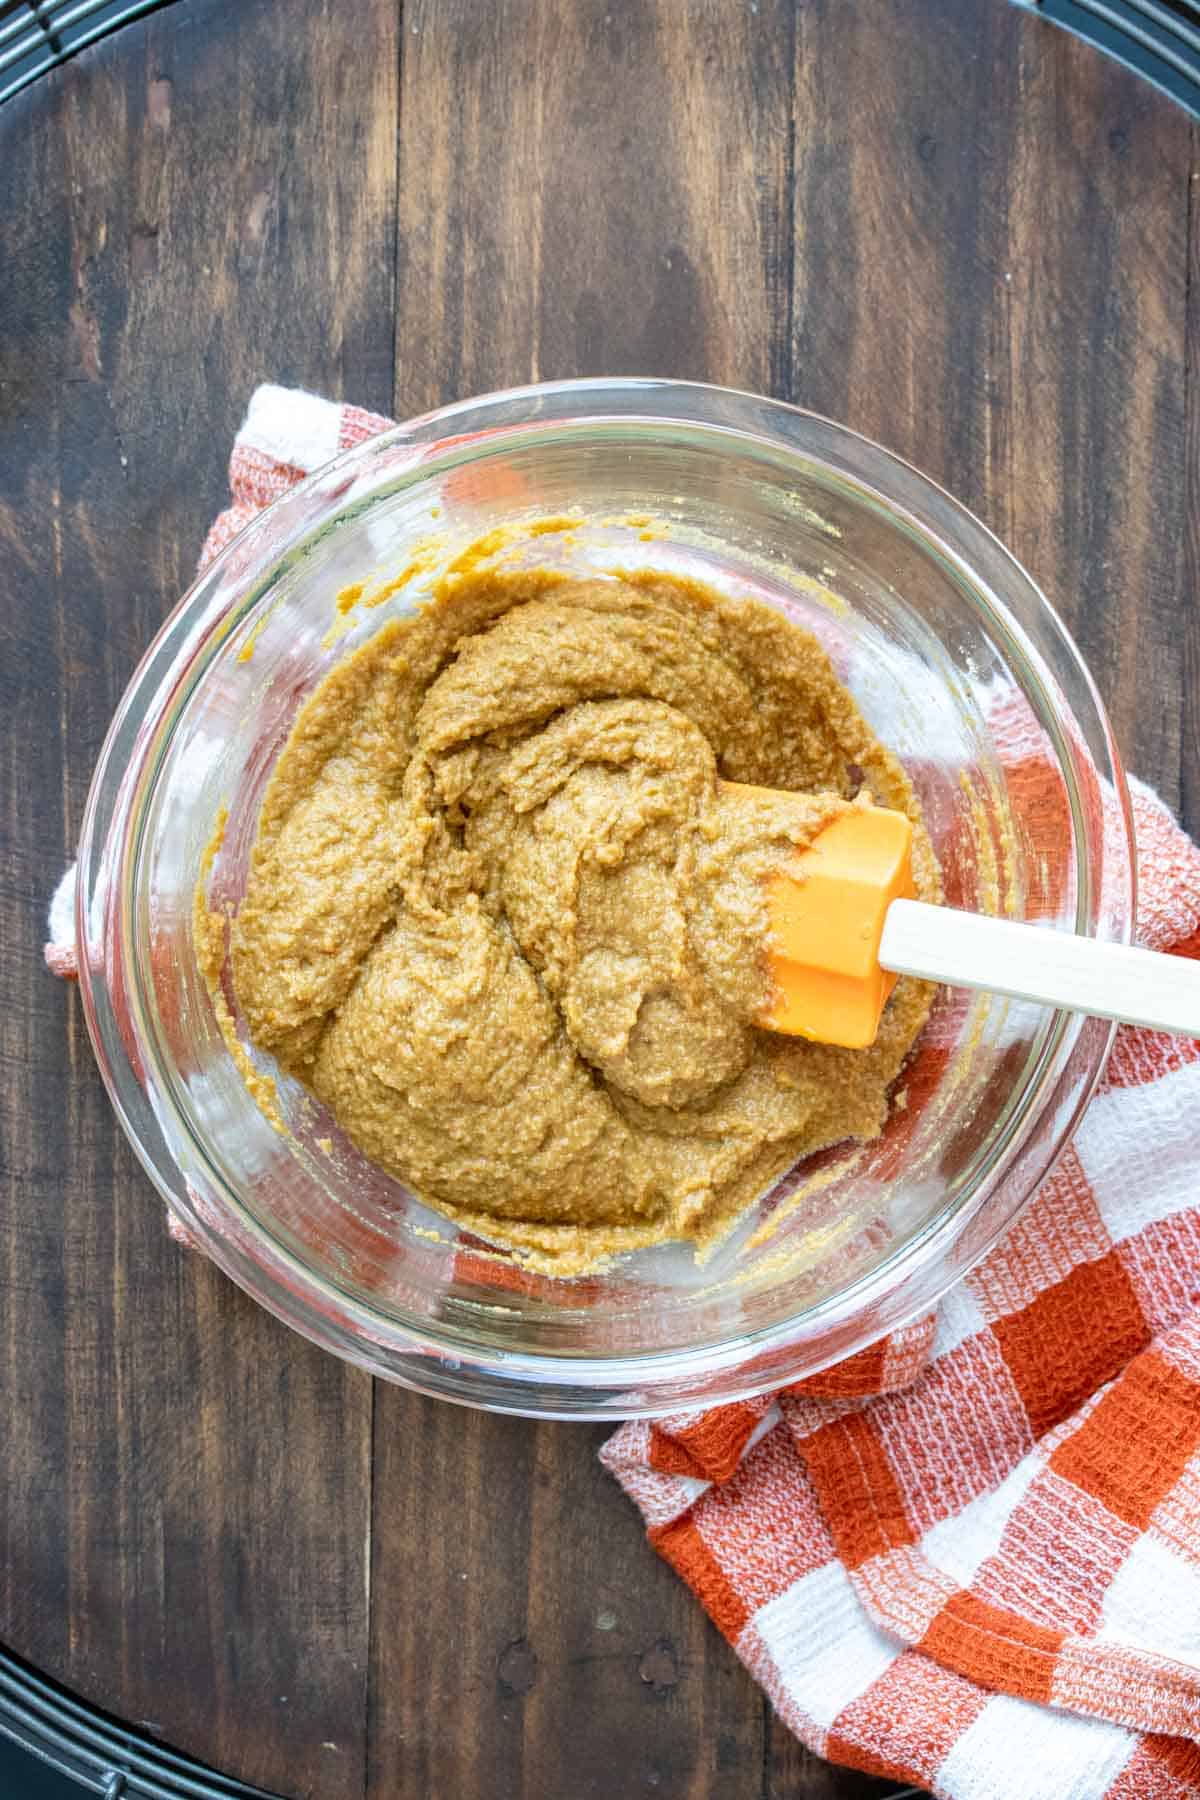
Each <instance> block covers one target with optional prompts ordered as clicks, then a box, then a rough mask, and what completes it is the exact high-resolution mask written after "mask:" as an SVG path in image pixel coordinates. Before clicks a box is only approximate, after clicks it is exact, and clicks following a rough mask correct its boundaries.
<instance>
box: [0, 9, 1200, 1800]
mask: <svg viewBox="0 0 1200 1800" xmlns="http://www.w3.org/2000/svg"><path fill="white" fill-rule="evenodd" d="M1197 152H1198V141H1197V135H1196V133H1195V131H1194V129H1193V127H1192V126H1191V124H1190V122H1189V120H1188V119H1187V117H1186V116H1185V115H1184V114H1183V113H1182V112H1181V111H1179V110H1178V109H1176V108H1175V107H1174V106H1173V105H1172V104H1171V102H1169V101H1168V100H1166V99H1164V98H1162V97H1161V96H1159V95H1157V94H1156V93H1155V92H1154V91H1153V90H1152V89H1150V88H1149V87H1147V86H1145V85H1143V84H1142V83H1140V82H1139V81H1138V80H1137V79H1136V78H1135V77H1134V76H1132V75H1130V74H1127V73H1125V72H1123V71H1122V70H1120V69H1119V68H1118V67H1116V66H1115V65H1113V64H1111V63H1109V62H1106V61H1105V60H1104V59H1103V58H1102V57H1101V56H1100V54H1099V53H1098V52H1096V51H1094V50H1092V49H1090V48H1087V47H1085V46H1084V45H1082V44H1080V43H1078V42H1076V41H1074V40H1072V39H1070V38H1068V37H1067V36H1065V35H1063V34H1062V33H1060V32H1059V31H1058V30H1057V29H1056V28H1054V27H1052V26H1050V25H1048V24H1045V23H1043V22H1042V21H1040V20H1038V19H1036V18H1035V17H1034V16H1033V15H1032V14H1030V13H1028V12H1025V11H1022V10H1019V9H1017V8H1016V7H1013V6H1011V5H1009V4H1008V3H1007V0H686V3H685V0H657V4H655V3H653V0H404V3H403V5H401V4H400V3H399V0H177V4H175V5H174V6H171V7H168V8H167V9H166V10H164V11H161V12H158V13H156V14H154V15H152V16H151V17H150V18H148V19H147V20H145V21H143V22H142V23H140V24H137V25H133V26H130V27H128V28H126V29H125V30H124V31H122V32H120V33H119V34H118V35H116V36H115V37H113V38H110V39H108V40H107V41H105V42H104V43H103V44H101V45H100V46H98V47H96V48H95V49H93V50H91V51H89V52H87V53H85V54H84V55H83V56H81V57H80V58H79V59H78V60H76V61H75V62H74V63H72V64H70V65H68V66H67V67H65V68H64V69H62V70H60V71H59V72H57V73H56V74H54V75H52V76H50V77H48V78H46V79H44V80H42V81H40V82H39V83H38V84H36V85H35V86H34V87H32V88H31V89H29V90H28V91H26V92H25V93H24V94H22V95H20V96H18V97H17V98H16V99H15V100H14V101H12V102H11V103H9V104H8V105H7V106H5V107H4V108H3V109H0V631H2V634H3V635H2V639H0V641H2V645H3V648H2V651H0V1287H2V1304H0V1384H2V1393H3V1401H4V1420H5V1428H6V1436H5V1445H4V1452H3V1455H2V1456H0V1639H3V1640H4V1641H5V1642H7V1643H8V1644H9V1645H10V1646H11V1647H12V1648H14V1649H16V1650H17V1651H19V1652H20V1653H21V1654H23V1655H24V1656H26V1657H27V1658H29V1659H30V1660H31V1661H32V1662H34V1663H35V1664H37V1665H38V1666H39V1667H41V1668H42V1669H44V1670H47V1671H49V1672H51V1673H52V1674H54V1675H56V1676H58V1677H60V1678H61V1679H62V1680H63V1681H65V1682H66V1683H68V1684H69V1685H70V1686H71V1687H73V1688H75V1689H77V1690H78V1691H79V1692H80V1693H82V1694H84V1695H86V1696H88V1697H89V1698H91V1699H93V1700H95V1701H97V1702H99V1703H100V1704H101V1705H102V1706H104V1707H106V1708H109V1709H111V1710H112V1711H114V1712H116V1713H118V1714H120V1715H122V1716H124V1717H126V1718H129V1719H133V1720H139V1721H147V1722H149V1724H150V1729H152V1730H153V1731H155V1732H158V1733H161V1734H162V1735H163V1736H164V1738H165V1739H167V1740H169V1741H170V1742H171V1743H173V1744H175V1745H177V1746H180V1747H182V1748H185V1749H188V1750H191V1751H193V1752H195V1753H196V1754H198V1755H200V1756H202V1757H205V1758H207V1759H208V1760H210V1761H212V1762H214V1763H216V1764H217V1765H218V1766H219V1767H221V1768H222V1769H224V1770H226V1771H228V1772H229V1773H231V1774H236V1775H239V1776H241V1777H242V1778H243V1779H246V1780H249V1781H253V1782H257V1783H261V1784H262V1785H264V1786H265V1787H267V1788H270V1789H272V1790H277V1791H278V1792H279V1793H281V1794H284V1795H287V1796H299V1795H314V1796H319V1797H320V1800H350V1797H351V1796H362V1795H364V1794H366V1795H370V1796H373V1797H385V1800H426V1797H432V1800H443V1797H445V1800H508V1797H509V1796H523V1797H525V1800H576V1797H582V1796H591V1795H596V1796H604V1797H605V1800H607V1797H609V1796H616V1795H621V1796H625V1795H634V1794H640V1793H643V1792H644V1793H648V1794H650V1793H652V1794H654V1795H657V1796H661V1797H662V1800H676V1797H684V1796H686V1797H687V1800H772V1797H779V1800H782V1797H783V1796H788V1800H819V1797H825V1800H830V1797H834V1796H837V1797H841V1800H849V1797H850V1796H865V1795H875V1794H882V1793H891V1792H893V1791H894V1787H893V1786H892V1785H886V1784H879V1783H877V1782H875V1781H874V1780H872V1779H869V1778H867V1777H864V1776H858V1775H851V1774H846V1773H843V1772H839V1771H835V1770H832V1769H830V1768H828V1767H827V1766H826V1765H824V1764H821V1763H820V1762H818V1761H817V1759H816V1758H814V1757H811V1756H809V1755H808V1754H807V1753H806V1752H805V1751H803V1750H802V1749H801V1748H800V1747H799V1745H798V1744H797V1743H796V1742H795V1740H794V1739H792V1738H791V1737H790V1735H789V1734H788V1733H787V1732H786V1731H785V1730H784V1729H783V1728H782V1726H780V1725H779V1724H778V1723H777V1722H776V1721H775V1720H774V1719H773V1717H772V1715H771V1713H770V1710H769V1708H768V1707H767V1706H766V1705H765V1703H764V1701H763V1699H762V1697H761V1695H760V1693H759V1691H758V1690H757V1688H756V1687H755V1686H754V1684H753V1683H752V1682H751V1680H750V1678H749V1676H748V1675H746V1673H745V1672H744V1671H743V1670H742V1668H741V1666H740V1665H739V1663H738V1662H737V1660H736V1658H735V1656H734V1655H733V1653H732V1652H731V1651H730V1649H729V1648H728V1647H727V1646H726V1645H725V1643H724V1642H723V1641H722V1640H721V1639H720V1638H719V1637H718V1635H717V1633H716V1632H715V1631H714V1630H713V1629H712V1627H711V1626H710V1625H709V1624H708V1623H707V1622H706V1620H705V1618H704V1616H703V1614H702V1613H701V1610H700V1608H699V1606H698V1605H697V1604H696V1603H695V1601H694V1600H693V1599H692V1598H691V1596H690V1594H688V1593H687V1592H686V1591H685V1589H684V1588H683V1586H682V1584H681V1583H680V1582H679V1581H678V1580H677V1579H676V1578H675V1577H674V1575H672V1574H671V1573H670V1571H669V1570H668V1569H667V1567H666V1566H665V1564H662V1563H661V1562H659V1561H658V1559H657V1558H656V1557H655V1556H654V1555H653V1554H652V1553H651V1551H650V1550H649V1549H648V1548H647V1547H646V1545H645V1543H644V1541H643V1538H642V1534H641V1531H640V1529H639V1525H638V1522H637V1519H636V1517H635V1515H634V1512H633V1509H632V1507H631V1506H630V1505H629V1504H628V1503H627V1502H626V1500H625V1499H624V1498H623V1496H622V1495H621V1493H620V1492H619V1491H618V1489H617V1488H616V1486H615V1484H613V1483H612V1482H611V1481H610V1480H609V1478H608V1477H607V1476H606V1475H605V1474H603V1473H602V1471H601V1470H600V1469H599V1467H598V1465H597V1462H596V1457H595V1452H596V1449H597V1447H598V1445H599V1443H600V1441H601V1439H602V1437H603V1435H604V1433H603V1431H602V1430H601V1429H599V1428H595V1429H593V1428H588V1427H582V1426H563V1425H534V1424H530V1423H526V1422H523V1421H518V1420H511V1419H497V1418H487V1417H483V1416H478V1415H473V1414H470V1413H467V1412H463V1411H460V1410H457V1409H454V1408H450V1407H447V1406H443V1405H438V1404H434V1403H432V1402H429V1401H426V1400H422V1399H419V1398H417V1397H415V1396H412V1395H409V1394H406V1393H404V1392H401V1391H400V1390H399V1389H394V1388H389V1387H387V1386H384V1385H372V1383H371V1381H370V1380H369V1379H368V1378H367V1377H366V1376H364V1375H362V1374H361V1373H359V1372H357V1371H355V1370H352V1369H349V1368H344V1367H343V1366H342V1365H341V1364H340V1363H338V1362H336V1361H335V1360H334V1359H333V1358H332V1357H329V1356H326V1355H323V1354H322V1353H320V1352H319V1351H317V1350H315V1349H313V1348H311V1347H310V1346H309V1345H308V1344H306V1343H304V1342H302V1341H301V1340H300V1339H299V1338H297V1337H293V1336H291V1335H290V1334H289V1333H287V1332H286V1331H285V1330H284V1328H283V1327H282V1326H280V1325H277V1324H276V1323H275V1322H274V1321H273V1320H272V1319H271V1318H269V1317H268V1316H267V1315H266V1314H265V1313H262V1312H260V1311H258V1310H257V1309H256V1308H255V1307H254V1306H253V1305H251V1303H250V1302H249V1301H248V1300H246V1299H245V1298H244V1297H243V1296H242V1294H241V1293H240V1292H239V1291H238V1290H237V1289H236V1288H234V1287H233V1286H232V1285H231V1284H230V1283H229V1282H228V1281H226V1280H225V1279H224V1277H223V1276H221V1275H219V1274H217V1273H216V1272H215V1270H213V1269H212V1268H211V1267H209V1266H208V1265H207V1264H206V1263H205V1262H203V1261H202V1260H200V1259H199V1258H198V1257H197V1256H195V1255H192V1254H189V1253H187V1252H185V1251H181V1250H180V1249H178V1248H176V1246H175V1245H174V1244H173V1243H172V1242H171V1241H170V1239H169V1238H168V1236H167V1233H166V1229H165V1226H164V1222H163V1215H162V1208H161V1206H160V1204H159V1202H158V1201H157V1199H156V1198H155V1195H154V1193H153V1192H152V1190H151V1188H150V1186H149V1183H148V1182H147V1181H146V1180H145V1179H144V1178H143V1177H142V1175H141V1173H140V1172H139V1170H138V1168H137V1166H136V1164H135V1161H134V1158H133V1155H132V1153H131V1151H130V1150H129V1148H128V1147H127V1145H126V1143H125V1142H124V1140H123V1138H122V1136H121V1133H120V1132H119V1130H118V1129H117V1126H116V1124H115V1122H114V1119H113V1115H112V1113H111V1111H110V1109H109V1106H108V1103H107V1101H106V1099H105V1096H104V1093H103V1090H102V1088H101V1085H100V1081H99V1079H98V1077H97V1074H96V1071H95V1069H94V1067H93V1063H92V1057H91V1053H90V1049H89V1046H88V1042H87V1038H86V1033H85V1031H84V1027H83V1022H82V1019H81V1016H80V1011H79V1004H78V999H77V997H76V995H75V993H74V992H73V991H72V990H71V989H70V988H68V987H66V986H61V985H59V984H58V983H56V982H55V981H54V980H52V979H51V978H50V977H49V976H48V975H47V974H46V973H45V971H44V969H43V966H42V956H41V948H42V937H43V906H44V902H45V899H46V896H47V895H48V894H49V892H50V891H51V889H52V887H53V885H54V882H55V880H56V878H57V876H58V875H59V873H60V871H61V868H62V866H63V865H64V863H65V861H66V860H67V859H68V858H69V856H70V854H71V853H72V850H73V846H74V844H75V842H76V838H77V834H78V831H79V825H80V818H81V813H82V809H83V804H84V799H85V795H86V792H87V786H88V778H89V774H90V771H91V767H92V762H93V759H94V757H95V754H96V751H97V749H98V747H99V745H100V742H101V738H102V736H103V733H104V730H105V727H106V725H107V723H108V719H109V716H110V714H111V712H112V710H113V707H114V705H115V703H116V701H117V699H118V697H119V695H120V693H121V690H122V688H123V687H124V685H125V682H126V680H127V678H128V676H129V674H130V672H131V670H132V669H133V666H134V664H135V662H136V660H137V658H138V656H139V655H140V653H141V650H142V648H143V646H144V645H145V644H146V642H147V641H148V639H149V638H150V636H151V634H152V632H153V631H154V629H155V628H156V626H157V625H158V623H159V621H160V620H161V619H162V617H163V616H164V614H165V613H166V611H167V609H168V608H169V607H170V606H171V604H172V603H173V602H174V600H175V599H176V598H177V596H178V595H179V593H180V592H181V591H182V590H183V588H184V587H185V586H186V585H187V583H188V581H189V579H190V575H191V572H192V569H193V565H194V563H195V559H196V555H197V552H198V550H199V547H200V542H201V537H202V535H203V531H204V528H205V525H206V523H207V521H208V520H209V518H210V516H211V515H212V514H213V513H214V512H215V510H216V509H217V508H218V507H219V506H220V505H221V503H222V499H223V495H224V490H225V464H226V459H227V456H228V451H229V446H230V442H231V440H232V437H233V434H234V431H235V428H236V426H237V423H238V420H239V418H240V416H241V414H242V411H243V409H244V407H245V405H246V401H247V399H248V397H249V394H250V392H251V389H252V388H253V387H254V385H255V383H256V382H258V381H260V380H262V379H265V378H270V379H274V380H278V381H283V382H293V383H300V384H304V385H306V386H309V387H312V388H316V389H319V390H322V391H324V392H326V393H329V394H335V395H343V396H346V397H348V398H352V399H354V400H356V401H359V402H361V403H362V404H364V405H366V406H368V407H372V408H376V409H378V410H381V411H393V412H396V413H398V414H399V415H401V416H403V415H405V414H407V413H412V412H417V411H420V410H423V409H425V408H427V407H429V406H432V405H434V404H436V403H438V402H439V401H444V400H448V399H450V398H452V397H455V396H461V395H466V394H470V393H473V392H478V391H481V390H485V389H488V388H494V387H500V386H505V385H508V384H510V383H514V382H523V381H529V380H536V379H538V378H550V377H556V376H568V375H577V374H595V373H637V374H654V375H672V376H687V377H696V378H701V379H707V380H711V381H717V382H727V383H731V384H734V385H736V386H739V387H746V388H754V389H760V390H762V391H764V392H767V393H771V394H776V395H779V396H782V397H784V398H787V399H791V400H795V401H798V402H800V403H802V404H804V405H806V406H811V407H815V408H817V409H818V410H820V411H821V412H825V413H829V414H832V415H834V416H835V417H837V418H840V419H843V420H845V421H846V422H847V423H849V424H850V425H853V426H856V427H857V428H858V429H859V430H861V431H865V432H867V433H869V434H871V435H872V436H874V437H877V438H879V439H880V440H882V441H883V442H884V443H885V444H887V445H889V446H890V447H891V448H892V449H894V450H897V451H899V452H900V453H901V454H902V455H904V456H908V457H910V458H911V459H912V460H913V461H915V462H916V463H918V464H919V465H920V466H921V467H923V468H924V469H925V470H927V471H928V472H929V473H930V474H931V475H932V476H934V477H935V478H936V479H937V480H939V481H942V482H944V483H945V484H946V485H947V486H948V487H950V488H952V489H953V490H954V491H955V492H956V493H957V494H958V495H959V496H960V497H961V498H962V499H963V500H964V501H965V502H966V503H967V504H968V505H969V506H971V507H973V508H974V509H975V510H976V511H977V512H979V513H980V514H981V515H982V516H983V518H984V519H985V520H987V522H988V523H989V524H990V525H992V526H993V527H994V528H995V530H996V531H998V532H999V533H1000V534H1001V535H1002V536H1003V537H1004V538H1005V539H1006V540H1007V541H1008V542H1009V543H1010V544H1011V545H1012V546H1013V548H1014V549H1015V550H1016V552H1017V554H1018V555H1019V556H1020V557H1021V558H1022V559H1023V560H1024V561H1025V562H1026V564H1027V566H1028V567H1029V568H1030V569H1031V570H1032V571H1033V573H1034V574H1035V576H1036V577H1037V578H1038V579H1040V581H1041V582H1042V583H1043V584H1044V586H1045V587H1046V588H1047V590H1048V591H1049V593H1050V594H1051V596H1052V597H1053V598H1054V600H1055V601H1056V602H1057V604H1058V606H1059V607H1060V608H1061V609H1062V611H1063V613H1064V614H1065V615H1066V617H1067V619H1068V621H1069V623H1070V625H1071V627H1072V629H1073V630H1074V631H1075V633H1076V635H1077V637H1078V639H1079V641H1080V643H1081V645H1082V647H1083V649H1084V653H1085V655H1086V656H1087V658H1088V660H1089V662H1090V664H1091V667H1092V669H1093V671H1094V673H1095V675H1096V678H1097V681H1098V683H1099V685H1100V688H1101V689H1102V691H1103V693H1104V695H1105V697H1106V699H1107V701H1108V704H1109V707H1110V709H1111V712H1112V714H1113V717H1114V721H1115V724H1116V727H1117V731H1118V734H1119V737H1120V740H1121V742H1122V744H1123V746H1124V749H1125V752H1126V754H1127V757H1128V760H1129V762H1130V764H1131V766H1132V767H1133V768H1134V769H1135V770H1137V771H1139V772H1140V773H1142V774H1143V775H1145V776H1146V777H1148V778H1149V779H1151V780H1152V781H1154V782H1156V783H1157V784H1158V785H1159V787H1160V788H1161V789H1162V791H1163V792H1164V793H1165V794H1166V796H1167V797H1168V798H1169V799H1170V800H1171V801H1173V802H1176V803H1179V804H1181V805H1182V808H1183V812H1184V816H1185V818H1186V819H1187V820H1188V821H1189V822H1190V824H1191V826H1192V827H1193V829H1195V828H1197V827H1200V628H1198V624H1197V609H1196V595H1197V576H1198V572H1200V539H1198V520H1200V505H1198V501H1200V495H1198V493H1197V480H1198V477H1197V466H1198V459H1200V207H1198V203H1197V194H1198V193H1200V188H1198V186H1197V184H1198V182H1200V177H1198V176H1197V174H1196V173H1195V171H1196V168H1197V161H1198V154H1197ZM1189 204H1190V209H1191V217H1190V224H1189ZM1189 255H1190V260H1191V268H1190V275H1191V281H1190V284H1189Z"/></svg>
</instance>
